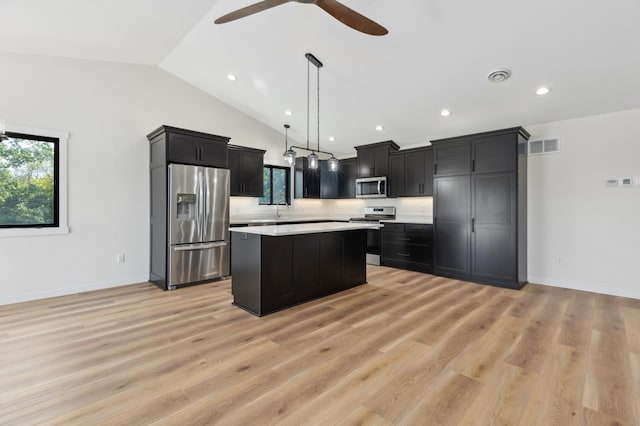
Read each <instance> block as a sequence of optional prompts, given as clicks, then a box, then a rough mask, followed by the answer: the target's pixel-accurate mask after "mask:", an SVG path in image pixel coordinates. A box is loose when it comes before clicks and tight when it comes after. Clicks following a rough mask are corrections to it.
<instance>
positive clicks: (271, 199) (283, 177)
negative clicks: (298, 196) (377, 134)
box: [259, 166, 291, 205]
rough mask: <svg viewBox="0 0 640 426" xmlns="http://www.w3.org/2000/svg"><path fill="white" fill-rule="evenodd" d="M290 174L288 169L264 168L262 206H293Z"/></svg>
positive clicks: (260, 201)
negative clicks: (283, 204) (284, 204)
mask: <svg viewBox="0 0 640 426" xmlns="http://www.w3.org/2000/svg"><path fill="white" fill-rule="evenodd" d="M289 173H290V169H289V168H288V167H278V166H264V169H263V185H264V196H263V197H260V200H259V203H260V204H264V205H270V204H282V203H287V204H291V197H290V191H289Z"/></svg>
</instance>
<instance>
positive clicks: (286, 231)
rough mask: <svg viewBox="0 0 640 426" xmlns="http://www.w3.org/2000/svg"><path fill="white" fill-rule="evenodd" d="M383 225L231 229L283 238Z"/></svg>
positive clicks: (272, 226)
mask: <svg viewBox="0 0 640 426" xmlns="http://www.w3.org/2000/svg"><path fill="white" fill-rule="evenodd" d="M381 226H383V225H379V224H375V225H369V224H366V223H345V222H320V223H300V224H293V225H267V226H250V227H239V228H229V231H231V232H242V233H245V234H255V235H266V236H269V237H281V236H285V235H299V234H317V233H320V232H333V231H351V230H355V229H378V228H380V227H381Z"/></svg>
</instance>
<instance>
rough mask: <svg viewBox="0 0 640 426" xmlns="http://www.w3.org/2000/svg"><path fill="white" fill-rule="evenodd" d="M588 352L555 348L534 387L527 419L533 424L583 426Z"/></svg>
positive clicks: (562, 347) (524, 416)
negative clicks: (583, 396)
mask: <svg viewBox="0 0 640 426" xmlns="http://www.w3.org/2000/svg"><path fill="white" fill-rule="evenodd" d="M586 368H587V353H586V352H583V351H579V350H577V349H576V348H572V347H568V346H565V345H561V344H556V345H553V347H552V349H551V350H550V353H549V357H547V359H546V360H545V363H544V366H543V367H542V369H541V371H540V373H539V374H538V378H537V380H536V383H535V385H534V388H533V391H532V393H531V397H530V398H529V402H528V404H527V406H526V408H525V410H524V414H523V419H526V422H528V423H530V424H540V425H549V426H552V425H555V426H565V425H566V426H569V425H580V424H581V421H582V418H583V413H582V410H583V406H582V403H581V401H582V393H583V389H584V376H585V372H586Z"/></svg>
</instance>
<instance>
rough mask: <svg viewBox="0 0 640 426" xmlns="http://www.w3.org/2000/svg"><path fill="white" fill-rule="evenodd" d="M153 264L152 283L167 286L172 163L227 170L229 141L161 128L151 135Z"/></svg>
mask: <svg viewBox="0 0 640 426" xmlns="http://www.w3.org/2000/svg"><path fill="white" fill-rule="evenodd" d="M147 138H148V139H149V142H150V146H149V185H150V220H149V222H150V229H149V234H150V262H149V263H150V264H149V281H151V282H153V283H154V284H156V285H157V286H158V287H160V288H162V289H165V290H168V289H169V287H168V286H167V281H168V280H167V272H168V271H167V270H168V267H167V202H168V201H167V179H168V166H169V164H171V163H178V164H191V165H197V166H207V167H218V168H226V167H228V161H227V143H228V142H229V138H227V137H224V136H218V135H212V134H208V133H202V132H196V131H193V130H186V129H180V128H177V127H171V126H160V127H159V128H157V129H156V130H154V131H153V132H151V133H150V134H149V135H147Z"/></svg>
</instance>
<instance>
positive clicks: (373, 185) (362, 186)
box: [356, 176, 387, 198]
mask: <svg viewBox="0 0 640 426" xmlns="http://www.w3.org/2000/svg"><path fill="white" fill-rule="evenodd" d="M356 198H387V177H386V176H379V177H370V178H360V179H356Z"/></svg>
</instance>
